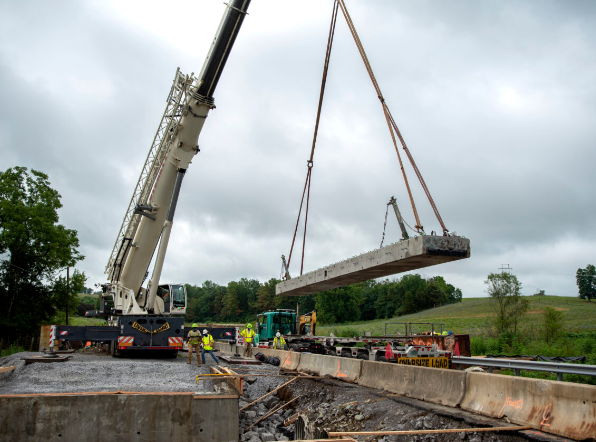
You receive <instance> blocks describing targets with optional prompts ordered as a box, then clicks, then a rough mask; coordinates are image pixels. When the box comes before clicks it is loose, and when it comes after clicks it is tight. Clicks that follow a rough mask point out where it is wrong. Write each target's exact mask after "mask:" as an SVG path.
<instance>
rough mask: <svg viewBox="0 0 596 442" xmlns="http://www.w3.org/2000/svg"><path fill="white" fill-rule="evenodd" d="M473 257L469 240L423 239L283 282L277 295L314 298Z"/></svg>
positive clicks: (441, 237)
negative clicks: (397, 274) (358, 283)
mask: <svg viewBox="0 0 596 442" xmlns="http://www.w3.org/2000/svg"><path fill="white" fill-rule="evenodd" d="M469 257H470V240H469V239H466V238H461V237H458V236H431V235H422V236H417V237H414V238H410V239H408V240H406V241H400V242H398V243H395V244H391V245H388V246H385V247H382V248H380V249H377V250H373V251H372V252H368V253H364V254H362V255H358V256H355V257H354V258H350V259H346V260H345V261H341V262H338V263H335V264H331V265H330V266H327V267H323V268H320V269H318V270H315V271H313V272H310V273H306V274H304V275H302V276H298V277H296V278H292V279H289V280H287V281H282V282H280V283H279V284H277V287H276V289H275V293H276V295H282V296H304V295H310V294H312V293H318V292H322V291H324V290H331V289H334V288H337V287H343V286H346V285H350V284H355V283H357V282H362V281H366V280H369V279H375V278H381V277H384V276H389V275H394V274H396V273H402V272H407V271H409V270H417V269H421V268H424V267H429V266H433V265H437V264H444V263H446V262H451V261H457V260H460V259H464V258H469Z"/></svg>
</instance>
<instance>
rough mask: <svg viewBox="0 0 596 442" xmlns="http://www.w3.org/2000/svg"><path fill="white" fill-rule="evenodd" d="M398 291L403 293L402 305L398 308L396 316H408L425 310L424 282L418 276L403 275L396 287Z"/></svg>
mask: <svg viewBox="0 0 596 442" xmlns="http://www.w3.org/2000/svg"><path fill="white" fill-rule="evenodd" d="M398 291H399V292H403V303H402V305H401V306H400V307H398V310H397V311H398V314H399V315H400V316H401V315H409V314H411V313H416V312H418V311H420V310H424V309H425V308H427V307H426V306H425V305H426V300H425V297H426V280H425V279H424V278H422V277H421V276H420V275H418V274H415V275H405V276H404V277H403V278H402V279H401V280H400V281H399V285H398Z"/></svg>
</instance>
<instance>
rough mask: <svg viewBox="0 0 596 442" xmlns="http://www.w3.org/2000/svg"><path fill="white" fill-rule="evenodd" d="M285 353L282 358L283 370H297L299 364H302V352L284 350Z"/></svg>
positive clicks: (281, 365)
mask: <svg viewBox="0 0 596 442" xmlns="http://www.w3.org/2000/svg"><path fill="white" fill-rule="evenodd" d="M284 353H285V355H284V357H283V358H281V364H280V367H281V369H282V370H291V371H294V370H297V369H298V366H299V365H300V359H301V358H302V353H299V352H295V351H284Z"/></svg>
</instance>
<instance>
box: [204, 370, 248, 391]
mask: <svg viewBox="0 0 596 442" xmlns="http://www.w3.org/2000/svg"><path fill="white" fill-rule="evenodd" d="M209 370H210V371H211V373H213V374H216V375H219V376H221V378H220V377H219V376H216V379H217V378H219V379H222V380H224V381H225V382H226V383H227V384H228V386H229V387H230V388H232V389H234V390H236V392H237V393H238V395H240V396H242V393H243V388H244V377H243V376H238V375H237V373H234V372H233V371H232V370H230V369H229V368H227V367H209ZM213 380H215V379H213ZM198 382H199V376H197V383H198Z"/></svg>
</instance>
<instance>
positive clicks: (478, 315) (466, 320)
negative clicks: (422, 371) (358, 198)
mask: <svg viewBox="0 0 596 442" xmlns="http://www.w3.org/2000/svg"><path fill="white" fill-rule="evenodd" d="M528 299H529V300H530V309H529V312H528V314H527V315H525V317H524V318H523V319H522V321H521V324H520V329H521V331H522V332H525V333H527V334H528V335H535V334H538V333H540V331H541V330H542V320H543V318H542V313H543V311H544V308H545V307H546V306H550V307H553V308H555V309H557V310H559V311H562V312H563V314H564V321H565V325H564V329H563V331H564V332H580V333H581V332H587V331H595V330H596V302H587V301H583V300H581V299H579V298H572V297H562V296H529V297H528ZM493 317H494V312H493V310H492V308H491V299H490V298H464V299H463V300H462V302H460V303H457V304H450V305H446V306H443V307H437V308H433V309H430V310H424V311H422V312H418V313H415V314H413V315H406V316H399V317H394V318H391V319H378V320H375V321H368V322H354V323H349V324H334V325H330V324H319V325H318V327H317V334H319V335H328V334H329V333H330V332H333V333H335V334H336V335H338V334H339V333H341V332H342V330H344V329H350V330H357V331H358V332H362V331H370V332H372V334H373V335H381V334H384V332H385V322H439V323H444V324H445V325H444V326H443V330H450V331H453V333H456V334H469V335H470V336H473V337H481V336H488V335H489V327H487V324H488V322H489V321H490V320H491V319H492V318H493ZM388 327H389V326H388ZM391 327H393V328H391V329H390V328H388V329H387V331H388V332H390V333H392V334H394V333H395V331H396V327H397V326H396V325H392V326H391ZM402 328H403V327H402Z"/></svg>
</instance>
